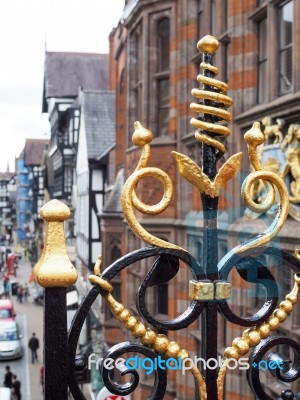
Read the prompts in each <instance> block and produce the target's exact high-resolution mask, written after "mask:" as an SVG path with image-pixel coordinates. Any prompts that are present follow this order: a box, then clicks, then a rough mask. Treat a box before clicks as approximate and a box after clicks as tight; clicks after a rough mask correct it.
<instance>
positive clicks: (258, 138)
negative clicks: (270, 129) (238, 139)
mask: <svg viewBox="0 0 300 400" xmlns="http://www.w3.org/2000/svg"><path fill="white" fill-rule="evenodd" d="M244 139H245V142H246V143H247V144H248V146H254V147H257V146H260V145H261V144H263V143H264V141H265V136H264V134H263V133H262V131H261V129H260V123H259V122H257V121H256V122H254V123H253V125H252V128H251V129H249V131H247V132H246V133H245V135H244Z"/></svg>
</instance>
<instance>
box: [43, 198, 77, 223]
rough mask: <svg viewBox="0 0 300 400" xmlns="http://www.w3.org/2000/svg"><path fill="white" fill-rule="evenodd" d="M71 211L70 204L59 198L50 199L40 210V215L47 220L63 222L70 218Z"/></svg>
mask: <svg viewBox="0 0 300 400" xmlns="http://www.w3.org/2000/svg"><path fill="white" fill-rule="evenodd" d="M70 215H71V211H70V209H69V207H68V206H66V205H65V204H64V203H62V202H61V201H59V200H56V199H54V200H50V201H48V203H46V204H45V205H44V206H43V207H42V208H41V210H40V216H41V217H42V218H43V219H44V220H45V221H48V222H49V221H57V222H62V221H65V220H66V219H69V218H70Z"/></svg>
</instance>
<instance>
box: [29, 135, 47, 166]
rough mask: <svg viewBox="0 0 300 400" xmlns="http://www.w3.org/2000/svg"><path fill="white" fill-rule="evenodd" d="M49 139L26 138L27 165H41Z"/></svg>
mask: <svg viewBox="0 0 300 400" xmlns="http://www.w3.org/2000/svg"><path fill="white" fill-rule="evenodd" d="M48 143H49V139H26V142H25V147H24V162H25V165H26V166H31V165H41V162H42V158H43V155H44V151H45V149H46V147H47V145H48Z"/></svg>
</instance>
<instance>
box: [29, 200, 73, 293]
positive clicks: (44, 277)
mask: <svg viewBox="0 0 300 400" xmlns="http://www.w3.org/2000/svg"><path fill="white" fill-rule="evenodd" d="M40 215H41V217H42V218H43V219H44V220H45V221H46V235H45V242H44V249H43V252H42V255H41V257H40V259H39V261H38V262H37V264H36V265H35V267H34V271H33V272H34V275H35V277H36V279H37V281H38V283H39V285H40V286H43V287H44V288H49V287H68V286H71V285H73V284H74V283H75V282H76V280H77V272H76V269H75V267H74V266H73V264H72V263H71V261H70V259H69V256H68V253H67V249H66V243H65V233H64V224H63V222H64V221H65V220H66V219H68V218H69V217H70V215H71V212H70V210H69V208H68V207H67V206H66V205H65V204H64V203H62V202H60V201H58V200H51V201H49V202H48V203H47V204H45V205H44V207H42V209H41V211H40Z"/></svg>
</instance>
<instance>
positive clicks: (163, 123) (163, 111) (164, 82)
mask: <svg viewBox="0 0 300 400" xmlns="http://www.w3.org/2000/svg"><path fill="white" fill-rule="evenodd" d="M157 86H158V88H157V89H158V90H157V119H158V121H157V131H158V136H166V135H167V134H168V128H169V79H168V78H166V79H159V80H158V81H157Z"/></svg>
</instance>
